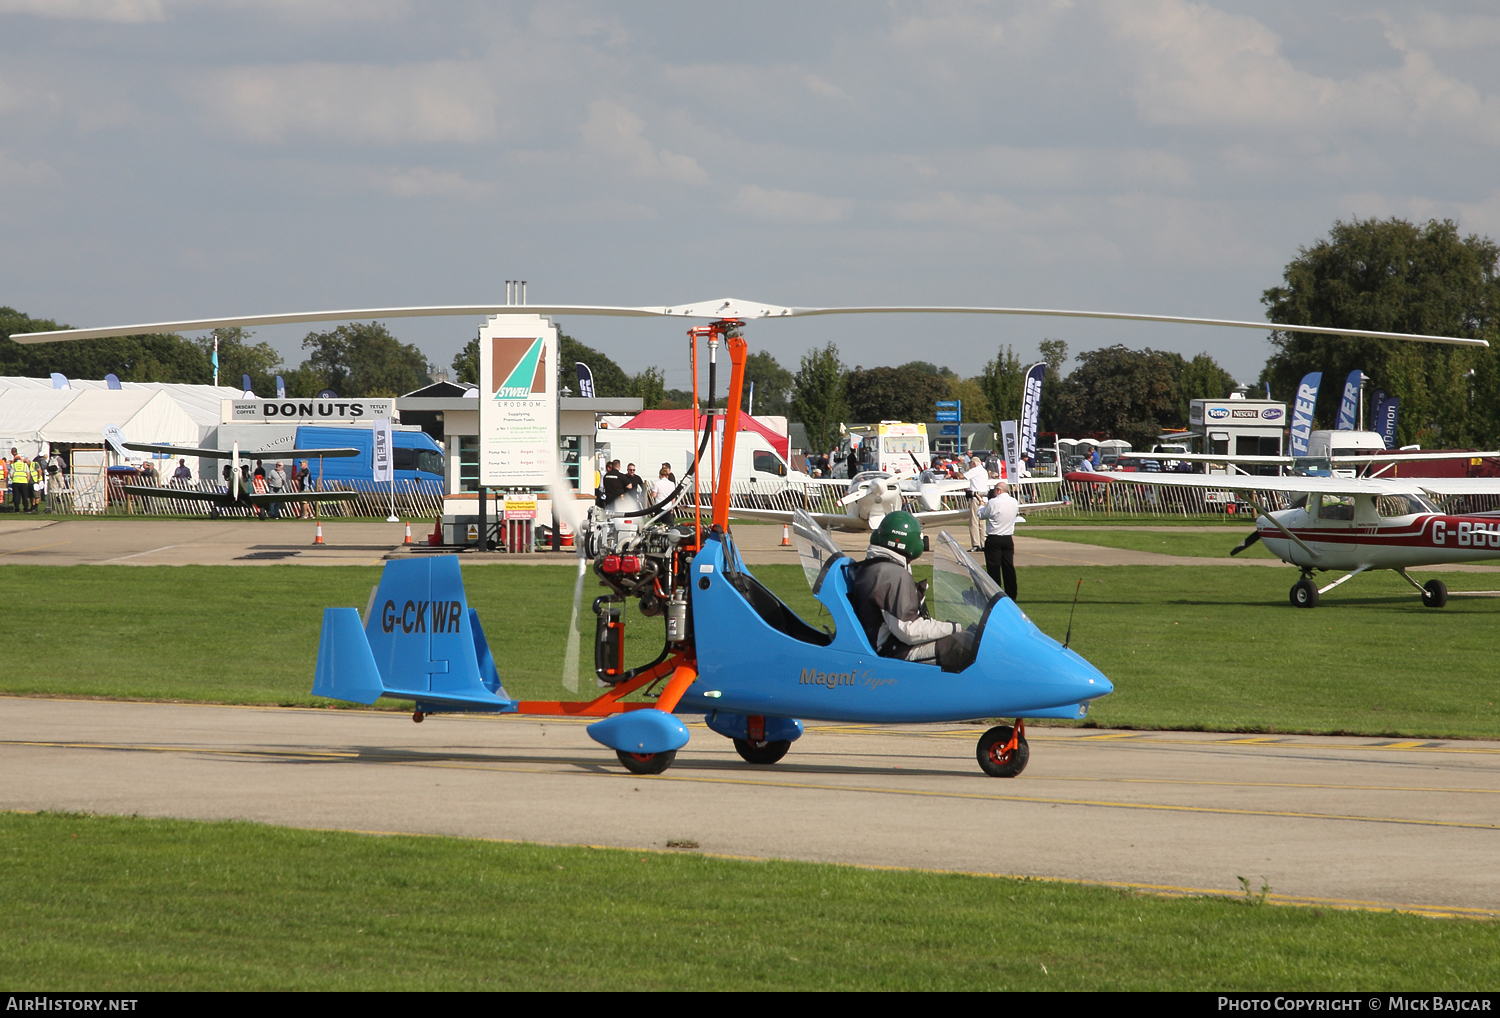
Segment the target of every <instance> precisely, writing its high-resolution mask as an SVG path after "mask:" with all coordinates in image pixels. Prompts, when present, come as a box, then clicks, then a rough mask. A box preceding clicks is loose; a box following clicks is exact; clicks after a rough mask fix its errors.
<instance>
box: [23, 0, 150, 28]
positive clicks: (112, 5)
mask: <svg viewBox="0 0 1500 1018" xmlns="http://www.w3.org/2000/svg"><path fill="white" fill-rule="evenodd" d="M0 14H33V15H36V16H37V17H39V18H66V19H69V20H76V21H119V22H127V23H141V22H149V21H165V20H166V14H165V12H164V11H163V10H162V3H161V0H0Z"/></svg>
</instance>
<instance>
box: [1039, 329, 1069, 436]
mask: <svg viewBox="0 0 1500 1018" xmlns="http://www.w3.org/2000/svg"><path fill="white" fill-rule="evenodd" d="M1037 351H1038V352H1039V353H1040V354H1041V357H1042V360H1043V361H1045V362H1046V363H1047V371H1046V373H1045V374H1043V375H1042V404H1041V406H1040V407H1038V408H1037V421H1038V426H1039V428H1040V429H1041V430H1043V431H1056V430H1057V428H1058V422H1060V421H1061V420H1062V419H1063V415H1062V410H1061V406H1060V404H1059V402H1058V400H1059V397H1060V396H1061V394H1062V383H1063V379H1064V378H1066V377H1067V374H1068V373H1067V372H1066V371H1064V370H1063V369H1064V368H1066V367H1067V365H1068V344H1067V342H1066V341H1064V340H1061V339H1044V340H1042V341H1041V342H1040V343H1038V344H1037Z"/></svg>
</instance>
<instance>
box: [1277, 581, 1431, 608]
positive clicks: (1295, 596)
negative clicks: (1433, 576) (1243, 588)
mask: <svg viewBox="0 0 1500 1018" xmlns="http://www.w3.org/2000/svg"><path fill="white" fill-rule="evenodd" d="M1423 599H1424V600H1425V599H1426V598H1425V595H1424V598H1423ZM1292 604H1293V605H1295V606H1297V607H1298V608H1316V607H1317V606H1318V585H1317V584H1316V583H1314V582H1313V581H1312V579H1311V578H1310V577H1307V576H1304V577H1302V579H1300V580H1298V581H1297V582H1296V583H1294V584H1292Z"/></svg>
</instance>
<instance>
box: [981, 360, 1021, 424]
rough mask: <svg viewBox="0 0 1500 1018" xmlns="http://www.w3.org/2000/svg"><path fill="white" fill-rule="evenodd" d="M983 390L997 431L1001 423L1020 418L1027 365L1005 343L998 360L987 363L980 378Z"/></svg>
mask: <svg viewBox="0 0 1500 1018" xmlns="http://www.w3.org/2000/svg"><path fill="white" fill-rule="evenodd" d="M979 385H980V388H982V389H983V390H984V395H985V397H986V398H987V399H988V400H989V403H990V413H991V414H993V415H994V416H993V417H992V418H991V420H992V421H993V423H994V425H995V430H996V431H997V432H998V431H999V430H1000V422H1001V421H1019V420H1020V419H1021V400H1022V397H1023V396H1024V395H1025V392H1026V366H1025V365H1024V364H1022V363H1021V358H1019V357H1017V356H1016V352H1015V351H1014V350H1012V349H1011V348H1010V345H1009V344H1006V346H1005V349H1003V350H1001V351H999V352H998V353H997V354H996V356H995V359H994V360H992V361H988V362H987V363H986V364H985V366H984V371H983V372H982V373H981V374H980V376H979Z"/></svg>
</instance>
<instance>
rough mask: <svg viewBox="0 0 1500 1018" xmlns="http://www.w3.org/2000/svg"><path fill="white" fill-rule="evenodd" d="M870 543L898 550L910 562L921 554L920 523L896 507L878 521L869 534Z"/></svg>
mask: <svg viewBox="0 0 1500 1018" xmlns="http://www.w3.org/2000/svg"><path fill="white" fill-rule="evenodd" d="M870 543H871V544H876V545H879V546H880V547H882V548H890V549H892V550H893V551H899V552H900V553H901V554H902V555H904V556H906V560H907V561H908V562H910V561H911V560H913V559H915V558H917V557H918V556H919V555H921V554H922V524H920V523H918V522H917V518H916V517H915V516H913V515H912V514H911V513H909V512H906V511H905V510H900V509H898V510H897V511H896V512H893V513H891V514H889V515H888V516H886V517H885V519H883V520H881V521H880V526H878V527H876V528H875V533H873V534H871V535H870Z"/></svg>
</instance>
